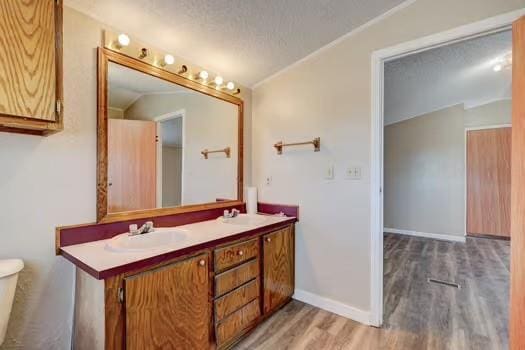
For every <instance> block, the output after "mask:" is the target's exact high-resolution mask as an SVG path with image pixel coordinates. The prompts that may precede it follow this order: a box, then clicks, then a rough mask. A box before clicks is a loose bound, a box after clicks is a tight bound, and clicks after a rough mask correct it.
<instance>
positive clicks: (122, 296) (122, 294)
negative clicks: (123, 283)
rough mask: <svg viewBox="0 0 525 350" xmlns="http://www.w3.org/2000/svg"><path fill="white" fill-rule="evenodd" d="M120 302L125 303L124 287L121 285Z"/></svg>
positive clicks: (119, 291) (119, 290)
mask: <svg viewBox="0 0 525 350" xmlns="http://www.w3.org/2000/svg"><path fill="white" fill-rule="evenodd" d="M118 302H119V303H121V304H123V303H124V288H122V287H119V289H118Z"/></svg>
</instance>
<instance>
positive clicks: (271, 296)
mask: <svg viewBox="0 0 525 350" xmlns="http://www.w3.org/2000/svg"><path fill="white" fill-rule="evenodd" d="M263 251H264V258H263V263H264V300H263V304H264V313H265V314H268V313H270V312H272V311H274V310H276V309H277V308H279V307H280V306H282V305H283V304H284V303H285V302H286V301H288V299H289V298H290V297H291V296H292V295H293V293H294V288H295V285H294V269H295V262H294V260H295V255H294V231H293V226H289V227H287V228H284V229H282V230H279V231H276V232H273V233H270V234H267V235H265V236H264V237H263Z"/></svg>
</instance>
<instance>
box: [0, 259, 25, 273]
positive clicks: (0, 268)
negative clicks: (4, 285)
mask: <svg viewBox="0 0 525 350" xmlns="http://www.w3.org/2000/svg"><path fill="white" fill-rule="evenodd" d="M23 268H24V262H23V261H22V260H20V259H0V278H3V277H7V276H9V275H12V274H15V273H18V272H20V270H22V269H23Z"/></svg>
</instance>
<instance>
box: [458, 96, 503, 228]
mask: <svg viewBox="0 0 525 350" xmlns="http://www.w3.org/2000/svg"><path fill="white" fill-rule="evenodd" d="M511 101H512V100H511ZM502 128H512V123H511V124H492V125H483V126H467V127H465V237H467V236H468V231H467V230H468V220H467V215H468V176H467V173H468V168H467V142H468V132H469V131H476V130H490V129H502Z"/></svg>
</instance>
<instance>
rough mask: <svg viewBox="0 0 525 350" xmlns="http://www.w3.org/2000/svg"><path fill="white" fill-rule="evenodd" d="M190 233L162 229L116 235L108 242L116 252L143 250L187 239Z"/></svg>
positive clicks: (110, 247)
mask: <svg viewBox="0 0 525 350" xmlns="http://www.w3.org/2000/svg"><path fill="white" fill-rule="evenodd" d="M187 238H188V235H187V233H186V232H185V231H182V230H162V229H160V230H159V229H157V231H154V232H150V233H145V234H142V235H136V236H130V235H128V234H127V233H123V234H121V235H118V236H115V237H113V238H111V239H110V240H109V241H108V243H106V248H107V249H109V250H111V251H114V252H142V251H146V250H152V249H156V248H160V247H163V246H167V245H170V244H174V243H180V242H183V241H185V240H186V239H187Z"/></svg>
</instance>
